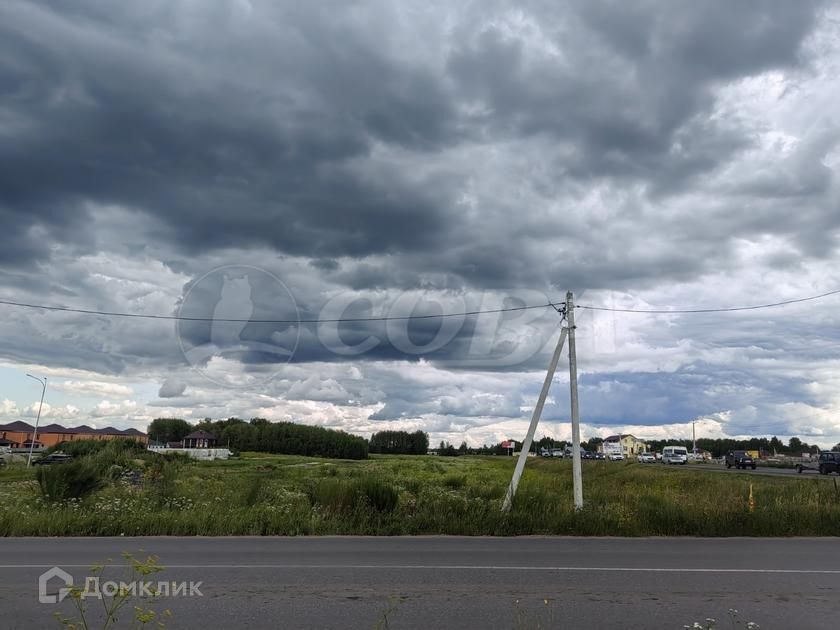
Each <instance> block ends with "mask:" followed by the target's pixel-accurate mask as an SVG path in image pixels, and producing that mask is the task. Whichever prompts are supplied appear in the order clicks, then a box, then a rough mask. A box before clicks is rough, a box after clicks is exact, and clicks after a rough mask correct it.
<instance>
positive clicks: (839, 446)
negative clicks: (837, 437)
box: [831, 442, 840, 451]
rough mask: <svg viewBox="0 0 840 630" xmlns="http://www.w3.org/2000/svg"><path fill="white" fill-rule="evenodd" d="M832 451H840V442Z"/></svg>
mask: <svg viewBox="0 0 840 630" xmlns="http://www.w3.org/2000/svg"><path fill="white" fill-rule="evenodd" d="M831 450H832V451H840V442H837V444H835V445H834V446H832V447H831Z"/></svg>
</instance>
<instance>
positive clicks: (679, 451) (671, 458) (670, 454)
mask: <svg viewBox="0 0 840 630" xmlns="http://www.w3.org/2000/svg"><path fill="white" fill-rule="evenodd" d="M661 461H662V463H663V464H680V465H685V463H686V462H687V461H688V449H687V448H686V447H685V446H666V447H665V448H663V449H662V460H661Z"/></svg>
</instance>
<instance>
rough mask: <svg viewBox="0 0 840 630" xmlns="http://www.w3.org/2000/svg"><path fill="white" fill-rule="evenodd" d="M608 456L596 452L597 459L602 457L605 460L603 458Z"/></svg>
mask: <svg viewBox="0 0 840 630" xmlns="http://www.w3.org/2000/svg"><path fill="white" fill-rule="evenodd" d="M606 458H607V456H606V455H604V454H603V453H595V459H602V460H603V459H606Z"/></svg>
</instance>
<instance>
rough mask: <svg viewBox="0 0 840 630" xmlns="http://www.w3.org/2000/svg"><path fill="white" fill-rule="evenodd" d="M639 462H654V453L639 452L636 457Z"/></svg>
mask: <svg viewBox="0 0 840 630" xmlns="http://www.w3.org/2000/svg"><path fill="white" fill-rule="evenodd" d="M636 459H637V460H639V463H641V464H655V463H656V455H654V454H653V453H639V455H638V457H636Z"/></svg>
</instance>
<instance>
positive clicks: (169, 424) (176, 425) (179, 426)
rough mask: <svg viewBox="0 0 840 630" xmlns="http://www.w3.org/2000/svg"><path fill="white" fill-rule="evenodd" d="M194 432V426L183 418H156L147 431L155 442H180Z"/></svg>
mask: <svg viewBox="0 0 840 630" xmlns="http://www.w3.org/2000/svg"><path fill="white" fill-rule="evenodd" d="M192 431H193V426H192V425H191V424H190V423H189V422H187V421H186V420H182V419H181V418H155V419H154V420H152V423H151V424H150V425H149V428H148V429H147V430H146V433H148V435H149V438H150V439H151V440H154V441H155V442H180V441H181V440H182V439H184V436H186V435H189V434H190V433H192Z"/></svg>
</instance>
